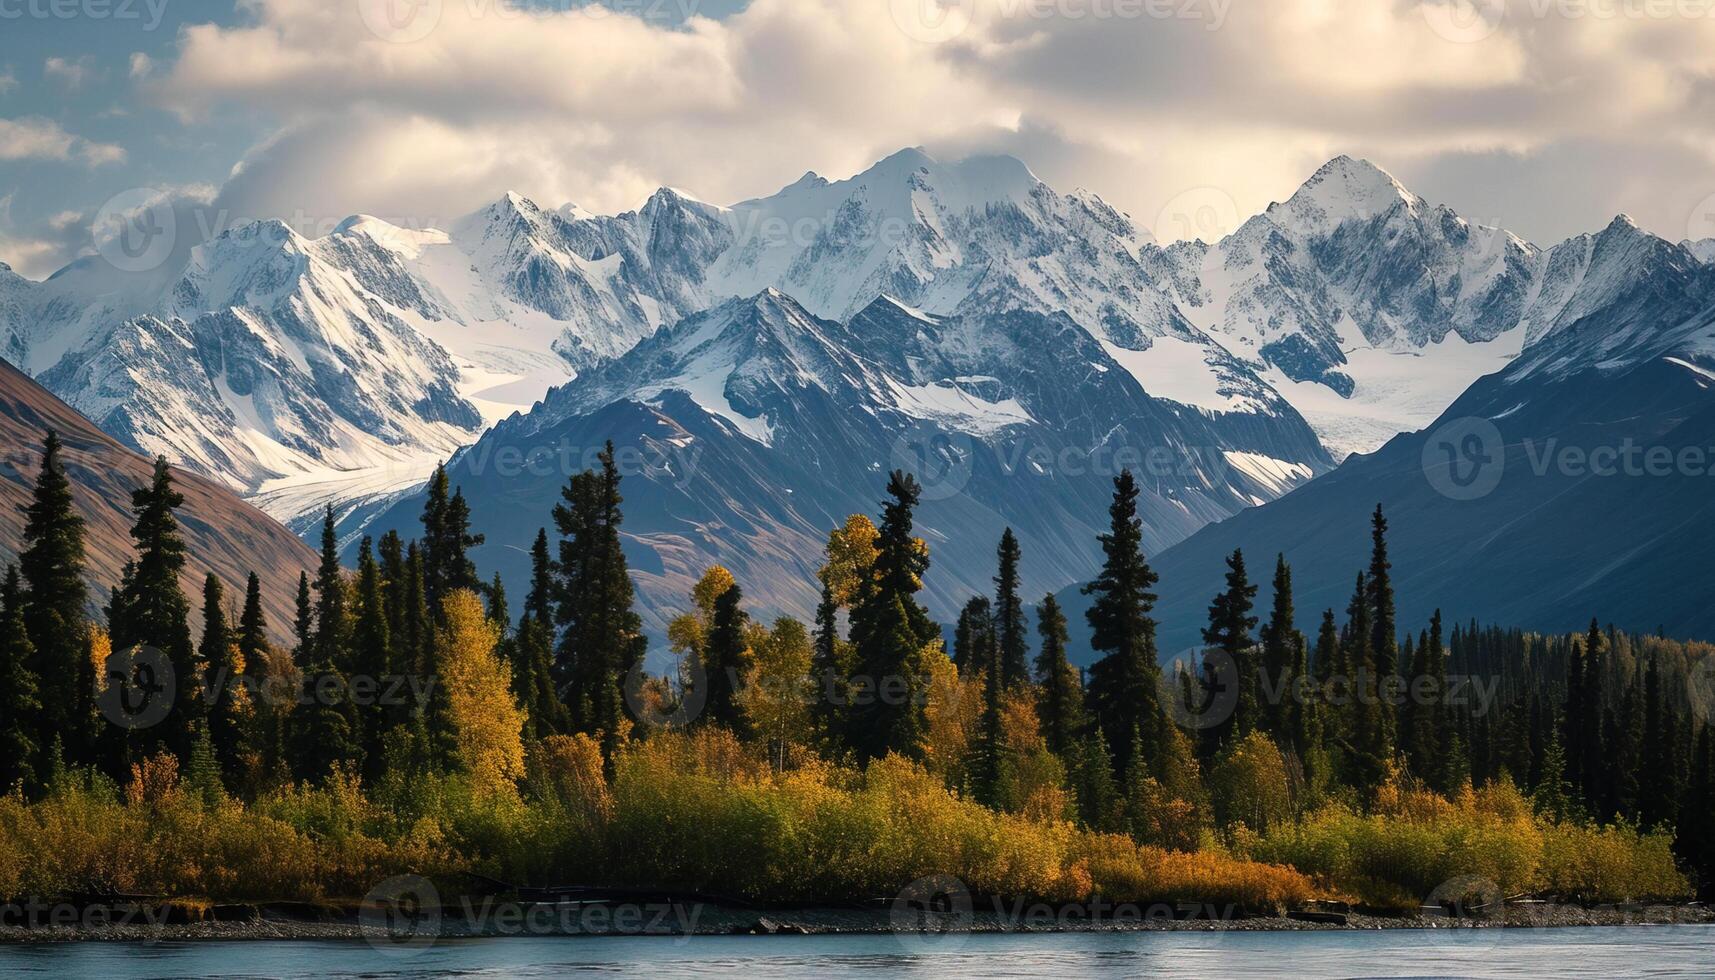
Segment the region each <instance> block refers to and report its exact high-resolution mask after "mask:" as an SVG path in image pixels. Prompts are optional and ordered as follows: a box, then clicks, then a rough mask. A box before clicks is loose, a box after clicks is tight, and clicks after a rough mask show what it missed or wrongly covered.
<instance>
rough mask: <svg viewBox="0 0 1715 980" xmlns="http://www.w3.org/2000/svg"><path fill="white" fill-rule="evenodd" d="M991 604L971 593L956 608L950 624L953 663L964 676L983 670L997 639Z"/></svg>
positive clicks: (984, 597)
mask: <svg viewBox="0 0 1715 980" xmlns="http://www.w3.org/2000/svg"><path fill="white" fill-rule="evenodd" d="M994 624H995V619H994V606H993V605H992V604H991V603H990V602H989V600H988V597H987V596H980V595H979V596H972V597H971V598H970V599H969V600H968V601H967V602H966V603H965V607H964V608H963V609H961V610H959V620H958V622H957V623H955V624H954V626H953V666H955V667H957V668H959V673H960V674H961V675H962V676H965V677H975V676H976V675H977V674H978V673H980V672H982V671H984V670H987V669H988V667H989V660H990V658H991V656H992V655H993V653H994V647H995V645H996V643H997V642H998V640H997V638H996V637H995V630H994Z"/></svg>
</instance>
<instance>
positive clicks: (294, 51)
mask: <svg viewBox="0 0 1715 980" xmlns="http://www.w3.org/2000/svg"><path fill="white" fill-rule="evenodd" d="M375 2H380V0H375ZM375 2H371V0H362V2H359V3H334V4H330V3H326V2H323V0H246V3H245V4H244V7H245V9H246V10H247V11H248V12H250V13H251V14H252V17H251V19H250V20H249V21H248V22H247V23H246V24H244V25H243V26H238V27H224V28H223V27H217V26H210V25H205V26H195V27H190V28H187V29H186V30H185V31H184V32H183V33H182V35H181V43H180V47H179V53H178V57H177V60H176V61H175V62H174V63H173V64H172V65H171V67H170V69H168V70H165V71H155V72H153V73H152V74H150V75H149V77H148V78H146V79H144V80H143V81H142V83H141V84H142V85H143V86H144V88H145V90H146V91H148V92H149V93H150V94H151V95H152V96H153V97H154V98H155V99H157V100H159V102H160V103H161V104H163V105H165V106H166V107H168V108H170V109H173V110H174V111H176V112H178V113H180V114H181V115H182V116H184V117H185V118H186V119H190V120H194V119H197V118H199V117H202V116H204V115H206V114H208V113H210V112H212V111H214V110H216V109H217V108H218V107H220V106H226V105H235V106H238V107H240V108H243V109H247V110H252V111H256V110H262V111H267V112H270V113H272V114H274V115H275V116H276V117H277V118H278V119H279V120H280V128H279V130H278V132H276V133H275V134H274V136H272V137H271V138H270V139H268V140H267V141H265V142H264V143H262V144H261V145H259V146H257V147H255V148H254V149H253V151H252V152H251V153H250V154H249V156H248V158H247V159H246V160H245V161H244V163H243V165H242V166H241V167H240V168H239V169H238V170H237V171H236V173H235V175H234V177H233V178H232V180H231V181H230V182H229V184H228V186H227V187H226V188H225V190H224V191H223V193H222V197H223V199H225V200H228V201H229V202H231V204H232V205H233V207H234V208H235V209H238V210H240V211H244V212H247V213H255V214H265V213H278V214H287V215H289V214H291V213H293V212H303V213H307V214H309V215H315V216H334V215H343V214H345V213H350V212H353V211H358V210H365V211H375V212H380V213H383V214H389V215H390V216H399V217H404V218H421V217H437V216H443V215H449V214H457V213H461V212H462V211H465V210H469V209H471V208H474V207H476V206H478V205H480V204H481V203H483V202H485V201H487V200H491V199H493V198H494V197H496V196H498V195H499V193H500V192H501V191H502V190H504V189H508V188H510V189H516V190H519V191H522V192H524V193H526V194H529V195H530V196H532V197H535V198H538V199H540V200H542V201H544V202H550V203H559V202H563V201H567V200H573V201H576V202H578V203H579V204H581V205H583V206H585V207H587V208H590V209H592V210H604V211H611V210H617V209H621V208H626V207H634V206H636V205H637V204H638V203H639V202H640V201H641V200H642V198H643V197H644V196H645V195H646V194H647V193H648V192H649V191H650V190H651V189H653V188H654V187H655V186H657V185H660V184H676V185H681V186H685V187H687V188H689V189H691V190H693V191H695V192H696V193H698V194H699V195H701V196H703V197H705V198H706V199H709V200H716V201H730V200H734V199H737V198H741V197H744V196H748V195H753V194H759V193H766V192H769V191H771V190H773V189H775V188H776V187H778V186H779V185H781V184H784V183H786V182H788V181H790V180H792V179H795V178H796V177H797V176H799V174H801V173H802V172H803V171H804V170H805V169H807V168H812V169H816V170H818V171H821V172H824V173H828V174H830V175H836V176H840V175H844V174H847V173H851V172H854V171H856V170H858V169H860V168H862V167H863V166H865V165H867V164H868V163H870V162H872V161H873V160H875V159H877V158H879V157H881V156H884V155H886V154H887V153H889V152H891V151H892V150H895V149H897V148H899V147H901V146H906V145H912V144H926V145H928V146H930V147H931V149H934V148H936V147H938V146H952V147H960V148H966V149H971V150H980V149H988V148H1002V149H1006V150H1007V151H1009V152H1013V153H1015V154H1017V155H1019V156H1021V157H1023V158H1024V159H1025V160H1026V161H1027V162H1029V163H1030V164H1031V165H1032V167H1033V168H1034V169H1035V170H1036V171H1037V172H1038V173H1039V174H1041V175H1042V176H1043V177H1044V178H1045V179H1048V180H1049V181H1050V182H1051V183H1054V184H1056V185H1057V186H1061V187H1063V188H1070V187H1072V186H1077V185H1083V186H1088V187H1090V188H1091V189H1093V190H1095V191H1097V192H1098V193H1101V194H1102V195H1103V196H1104V197H1107V198H1109V199H1110V200H1112V201H1114V202H1115V203H1116V204H1118V205H1119V206H1121V207H1123V208H1125V209H1126V210H1128V211H1130V212H1131V213H1132V214H1133V215H1135V216H1136V217H1138V218H1139V219H1140V220H1142V221H1143V222H1144V223H1146V224H1149V223H1153V221H1154V217H1155V215H1156V214H1157V212H1158V211H1160V209H1161V208H1162V206H1163V205H1164V204H1165V203H1166V202H1168V201H1170V200H1171V199H1173V198H1174V197H1175V196H1176V195H1178V194H1180V193H1181V192H1183V191H1186V190H1188V189H1191V188H1197V187H1206V186H1213V187H1215V188H1218V189H1219V191H1220V192H1221V193H1224V194H1227V195H1229V196H1230V197H1231V198H1232V199H1233V200H1234V202H1235V204H1236V206H1237V208H1238V210H1239V211H1240V213H1250V212H1253V211H1256V210H1259V209H1261V208H1262V207H1264V206H1266V204H1267V203H1268V202H1269V201H1270V200H1274V199H1278V198H1281V197H1284V196H1286V195H1287V194H1289V193H1290V192H1291V190H1292V189H1293V187H1294V186H1295V185H1296V184H1297V182H1298V181H1300V180H1302V179H1303V178H1304V177H1305V176H1307V175H1308V174H1309V173H1310V172H1311V171H1312V170H1313V169H1314V168H1315V167H1316V166H1317V165H1318V164H1320V163H1321V162H1323V161H1324V160H1326V159H1327V158H1328V157H1330V156H1332V155H1334V154H1336V153H1340V152H1350V153H1354V154H1361V155H1364V156H1368V157H1370V158H1372V159H1374V160H1376V161H1377V162H1379V163H1381V164H1383V165H1384V166H1387V167H1389V168H1390V169H1392V170H1394V171H1395V172H1396V173H1399V174H1400V175H1401V176H1402V177H1403V178H1405V179H1406V180H1407V182H1408V183H1411V182H1412V180H1413V178H1414V177H1420V178H1422V179H1424V180H1426V181H1428V182H1429V184H1430V185H1432V186H1428V187H1422V188H1420V190H1422V191H1423V192H1425V193H1440V194H1441V199H1443V200H1447V201H1448V202H1449V203H1452V204H1454V205H1455V206H1459V205H1460V204H1461V203H1462V200H1461V196H1462V194H1464V193H1466V192H1471V193H1472V194H1473V195H1474V196H1476V195H1477V192H1479V191H1480V192H1481V195H1480V196H1481V197H1482V199H1483V200H1484V202H1485V203H1487V202H1490V201H1492V202H1494V204H1495V205H1496V207H1497V208H1498V210H1499V213H1497V214H1494V215H1489V216H1487V217H1492V218H1495V219H1498V220H1503V221H1506V222H1507V223H1508V224H1510V225H1513V226H1515V227H1517V228H1518V229H1519V230H1520V231H1521V232H1523V233H1525V234H1527V235H1530V236H1532V237H1536V238H1539V239H1545V240H1546V239H1552V238H1554V237H1557V236H1559V235H1562V234H1567V233H1571V232H1572V231H1576V230H1581V229H1584V228H1588V227H1592V226H1600V224H1603V223H1605V220H1606V216H1607V215H1609V214H1611V213H1612V212H1614V211H1618V210H1622V209H1623V210H1627V211H1630V212H1631V213H1633V214H1634V215H1636V216H1638V217H1639V219H1640V220H1641V221H1643V222H1644V223H1645V224H1646V225H1647V226H1650V227H1652V228H1654V229H1656V230H1658V231H1660V232H1661V233H1662V234H1664V235H1667V236H1669V237H1679V236H1680V233H1681V232H1682V230H1683V227H1684V224H1685V212H1686V210H1687V209H1688V208H1690V207H1691V206H1692V205H1693V204H1694V203H1695V202H1697V201H1700V200H1703V199H1704V198H1705V197H1706V196H1707V195H1708V193H1709V191H1710V190H1715V186H1711V185H1715V178H1712V177H1711V176H1709V174H1711V173H1715V168H1712V167H1710V162H1711V161H1712V160H1715V111H1712V110H1715V18H1709V17H1705V18H1701V19H1698V18H1690V17H1685V18H1650V17H1645V16H1639V17H1627V16H1624V15H1619V16H1616V17H1607V18H1599V17H1592V16H1578V15H1576V14H1574V13H1571V12H1570V11H1572V10H1573V9H1574V8H1573V7H1572V6H1571V5H1570V4H1565V5H1563V4H1556V3H1548V4H1544V3H1541V2H1540V0H1515V2H1513V3H1511V4H1510V6H1509V7H1508V9H1507V11H1506V15H1505V16H1504V17H1502V18H1499V19H1497V20H1496V21H1494V22H1493V24H1484V23H1479V24H1477V25H1476V26H1477V27H1478V28H1479V29H1478V30H1476V31H1470V30H1466V31H1465V33H1460V29H1461V24H1462V23H1464V22H1459V21H1453V22H1451V27H1450V26H1449V22H1448V21H1447V20H1446V18H1445V17H1443V16H1441V15H1442V14H1444V13H1445V12H1446V10H1447V8H1449V7H1450V6H1457V5H1458V4H1459V3H1461V2H1465V0H1422V2H1414V0H1278V2H1277V0H1270V2H1256V3H1233V2H1231V0H1175V2H1172V3H1136V4H1127V3H1113V2H1094V0H1053V2H1036V0H963V2H962V3H960V4H958V5H954V6H953V7H952V9H953V10H954V12H955V13H960V12H968V13H969V14H970V16H969V18H968V23H967V22H966V20H965V19H963V18H962V17H954V19H952V20H950V21H946V22H941V21H936V20H929V21H924V20H920V19H919V18H920V16H921V12H922V11H925V10H929V11H931V12H933V8H932V7H929V6H927V5H926V4H925V3H924V0H898V2H894V0H826V2H824V3H815V4H810V3H804V2H802V0H754V2H753V3H752V4H751V5H750V6H749V7H748V8H747V9H746V10H745V11H743V12H741V13H739V14H736V15H734V16H732V17H730V18H728V19H726V20H723V21H719V22H716V21H712V20H708V19H701V18H692V19H691V20H690V21H689V22H688V23H687V24H686V25H685V26H684V28H683V29H672V28H668V27H664V26H661V25H659V24H653V23H646V22H644V21H641V20H638V19H636V18H633V17H628V16H622V15H619V14H614V13H611V12H610V13H607V14H605V15H602V16H594V15H592V14H591V13H590V12H589V11H587V10H574V9H565V5H553V6H555V7H556V8H558V9H556V10H552V11H544V10H537V11H535V12H529V13H525V12H520V11H518V10H515V9H513V8H511V7H509V6H507V5H506V4H505V3H504V0H484V2H476V3H469V2H451V0H449V2H447V3H444V4H424V5H419V6H417V7H415V8H412V9H414V10H416V11H418V15H419V16H421V17H427V16H429V15H430V13H432V12H433V11H436V10H438V11H439V19H438V21H432V22H431V21H412V22H409V23H406V24H404V25H397V24H392V23H391V22H386V21H379V22H377V21H375V20H374V19H373V18H371V20H370V22H369V23H366V21H365V18H364V14H365V13H366V12H372V11H371V9H370V8H372V7H374V6H375ZM365 4H367V6H366V5H365ZM1594 6H1595V5H1591V6H1590V7H1588V8H1578V9H1593V7H1594ZM1610 6H1613V5H1610ZM1631 6H1633V7H1637V8H1638V9H1640V10H1641V9H1645V8H1644V7H1638V5H1631ZM1645 6H1647V5H1645ZM1682 6H1683V5H1682ZM1693 6H1695V4H1693ZM1620 7H1621V8H1624V7H1625V5H1620ZM1628 9H1629V8H1628ZM1538 10H1542V11H1545V13H1544V14H1542V15H1540V16H1539V15H1538V14H1537V13H1536V11H1538ZM1121 11H1129V12H1131V13H1133V14H1135V16H1114V15H1115V14H1116V13H1118V12H1121ZM1044 12H1045V13H1046V14H1047V15H1046V16H1039V15H1038V14H1039V13H1044ZM1103 12H1106V14H1107V15H1106V16H1104V15H1103ZM1153 14H1163V15H1165V14H1173V15H1174V16H1153ZM1438 18H1439V19H1438ZM370 23H376V24H378V29H379V30H380V32H381V33H377V31H376V30H372V29H371V27H370ZM1464 26H1465V27H1467V28H1468V27H1469V26H1470V25H1469V24H1468V23H1465V24H1464ZM1489 27H1492V28H1493V29H1492V30H1489V29H1488V28H1489ZM395 28H397V30H399V31H403V32H404V33H402V34H401V33H398V32H397V31H396V30H395ZM936 39H939V41H938V43H937V40H936ZM1577 147H1587V148H1588V147H1608V148H1614V147H1624V148H1625V150H1626V152H1625V153H1624V156H1625V157H1626V158H1628V159H1649V160H1652V161H1657V162H1656V163H1655V164H1654V165H1652V167H1651V168H1650V172H1649V175H1648V178H1647V179H1639V180H1629V181H1627V180H1608V181H1603V180H1590V181H1583V182H1577V184H1576V186H1578V188H1579V191H1578V193H1577V194H1576V195H1575V196H1574V195H1571V194H1569V195H1568V196H1566V197H1563V198H1560V199H1556V200H1545V199H1544V197H1543V195H1542V194H1541V193H1540V192H1538V190H1537V188H1536V186H1535V184H1536V182H1537V177H1536V176H1535V175H1534V174H1533V164H1534V163H1535V162H1537V161H1547V162H1551V163H1552V164H1553V165H1554V167H1555V168H1557V169H1559V170H1564V169H1565V168H1566V167H1567V166H1568V161H1569V160H1572V159H1574V158H1575V156H1576V153H1575V152H1574V148H1577ZM1605 159H1617V157H1615V156H1614V155H1613V154H1609V155H1608V156H1606V157H1597V158H1593V159H1591V161H1590V163H1589V166H1590V167H1591V168H1592V170H1597V169H1600V168H1601V167H1602V166H1603V160H1605ZM1472 160H1492V161H1510V162H1511V163H1510V165H1505V166H1496V167H1495V170H1494V174H1495V176H1494V178H1493V180H1494V181H1495V182H1496V183H1494V184H1493V185H1491V184H1490V183H1487V182H1484V181H1483V180H1482V179H1481V178H1476V179H1475V180H1474V181H1473V180H1472V179H1470V178H1460V179H1454V178H1453V177H1452V176H1450V175H1453V174H1458V173H1465V172H1468V171H1466V170H1461V168H1460V166H1459V164H1460V162H1461V161H1472ZM1509 191H1516V192H1517V193H1509ZM1586 191H1589V193H1586Z"/></svg>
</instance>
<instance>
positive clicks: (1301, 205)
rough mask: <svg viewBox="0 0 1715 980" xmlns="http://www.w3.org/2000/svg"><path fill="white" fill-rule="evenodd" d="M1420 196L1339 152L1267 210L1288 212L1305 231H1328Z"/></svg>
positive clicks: (1410, 204)
mask: <svg viewBox="0 0 1715 980" xmlns="http://www.w3.org/2000/svg"><path fill="white" fill-rule="evenodd" d="M1421 203H1422V199H1421V198H1419V197H1418V196H1417V195H1416V194H1413V193H1412V192H1411V191H1409V190H1406V188H1405V185H1404V184H1401V183H1400V182H1399V181H1398V180H1395V179H1394V176H1393V175H1392V174H1390V173H1388V172H1387V171H1385V170H1383V169H1382V168H1380V167H1378V166H1376V165H1375V164H1373V163H1371V162H1369V161H1368V160H1363V159H1359V158H1356V157H1351V156H1347V155H1345V154H1341V155H1340V156H1337V157H1335V158H1334V159H1332V160H1329V161H1328V162H1327V163H1325V164H1323V165H1322V166H1321V168H1319V169H1318V170H1317V171H1316V173H1314V174H1312V175H1311V177H1310V179H1309V180H1307V181H1305V182H1304V184H1303V186H1301V187H1299V188H1298V190H1297V191H1296V192H1295V193H1294V194H1293V195H1292V197H1291V198H1289V199H1288V200H1287V201H1286V203H1285V204H1280V205H1271V206H1270V207H1269V213H1270V214H1280V213H1284V214H1286V215H1290V216H1291V219H1292V221H1293V223H1294V224H1296V225H1298V226H1300V227H1302V228H1303V229H1304V230H1306V231H1315V232H1328V231H1332V230H1334V229H1335V228H1337V227H1338V226H1340V225H1342V224H1345V223H1346V222H1348V221H1367V220H1369V219H1372V218H1376V217H1379V216H1381V215H1383V214H1386V213H1387V212H1389V211H1391V210H1393V209H1394V208H1395V207H1398V206H1399V205H1401V204H1403V205H1405V206H1406V207H1407V208H1415V207H1417V206H1418V205H1419V204H1421Z"/></svg>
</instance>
